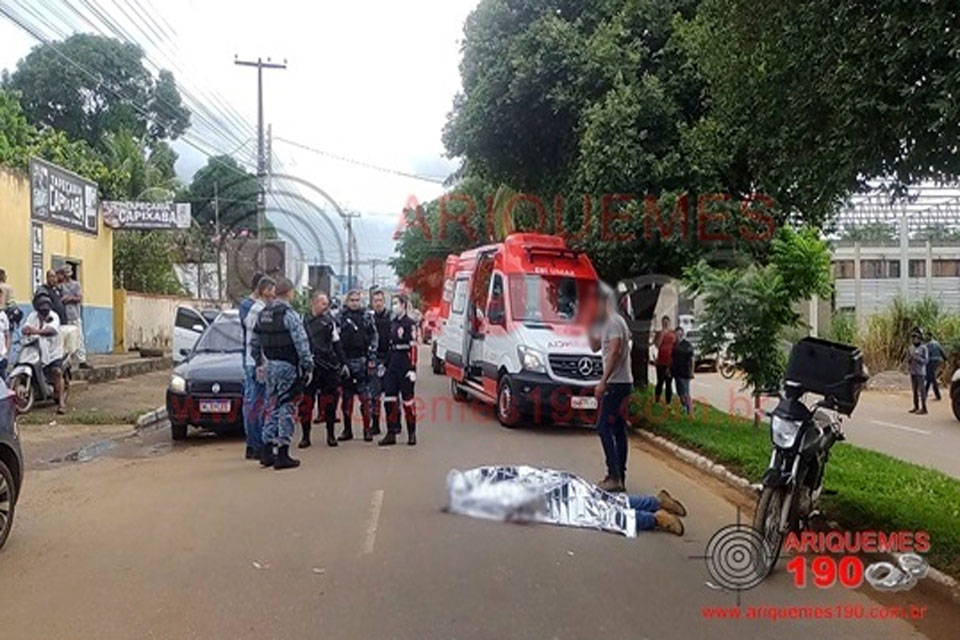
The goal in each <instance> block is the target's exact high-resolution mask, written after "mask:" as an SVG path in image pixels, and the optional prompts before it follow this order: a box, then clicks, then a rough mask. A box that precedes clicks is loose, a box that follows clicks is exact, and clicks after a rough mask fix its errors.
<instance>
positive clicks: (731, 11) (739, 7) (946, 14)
mask: <svg viewBox="0 0 960 640" xmlns="http://www.w3.org/2000/svg"><path fill="white" fill-rule="evenodd" d="M682 31H683V34H684V41H685V43H686V45H687V46H688V47H689V50H690V51H691V52H692V56H693V59H694V60H695V62H696V65H697V68H698V69H699V70H700V71H701V72H702V73H703V76H704V77H705V78H706V80H707V82H708V86H709V93H710V97H711V101H710V104H711V113H712V114H713V115H714V116H715V117H716V118H717V120H718V121H719V122H720V123H721V124H722V126H723V127H724V129H725V130H726V131H728V132H729V134H730V138H731V142H732V143H733V144H734V146H735V147H736V148H737V149H738V150H740V152H741V153H742V154H743V161H744V163H745V165H746V168H747V170H748V172H749V174H750V175H751V176H753V177H754V178H755V181H756V182H755V184H756V186H757V188H758V189H759V190H761V191H763V192H765V193H768V194H770V195H772V196H773V197H774V198H775V199H776V200H777V202H778V203H780V204H781V206H783V207H784V208H786V209H787V210H789V211H793V212H802V214H803V215H804V216H805V218H806V219H807V220H808V221H811V222H813V223H818V222H819V221H822V220H823V219H824V218H826V217H827V216H829V215H831V214H832V213H833V212H834V210H835V208H836V206H837V205H838V204H840V203H842V202H843V201H844V200H845V199H846V197H847V195H848V194H849V193H851V192H852V191H854V190H856V189H858V188H860V187H863V186H864V185H865V181H866V180H868V179H871V178H879V179H882V180H891V179H892V181H893V182H894V186H895V187H902V186H903V185H908V184H917V183H919V182H921V181H923V180H924V179H936V180H948V179H951V178H953V177H955V176H957V175H958V174H960V156H958V155H957V154H956V153H955V152H954V150H955V149H954V148H955V141H956V139H957V137H958V135H960V102H958V101H957V99H956V92H955V86H956V55H955V53H956V51H957V48H958V47H960V31H958V30H957V29H956V11H955V7H954V6H953V5H951V4H950V3H944V2H925V3H915V2H907V1H905V0H878V1H877V2H872V3H860V2H850V1H840V2H838V1H837V0H797V1H795V2H782V1H781V0H703V1H702V2H701V3H700V6H699V9H698V12H697V16H696V18H695V19H694V20H693V21H691V22H690V23H688V24H686V25H685V26H684V28H683V29H682Z"/></svg>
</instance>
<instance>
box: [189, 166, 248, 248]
mask: <svg viewBox="0 0 960 640" xmlns="http://www.w3.org/2000/svg"><path fill="white" fill-rule="evenodd" d="M258 192H259V186H258V183H257V177H256V176H255V175H253V174H252V173H248V172H247V171H246V170H245V169H244V168H243V167H241V166H240V165H239V164H238V163H237V161H236V160H234V159H233V158H231V157H230V156H212V157H210V158H208V159H207V164H205V165H204V166H203V167H201V168H200V169H199V170H198V171H197V172H196V173H195V174H194V176H193V182H191V184H190V189H189V191H188V193H187V198H188V200H189V201H190V204H191V206H192V208H193V219H194V222H196V224H198V225H200V226H201V227H202V228H204V229H208V230H209V232H210V233H209V235H211V236H212V235H213V227H214V222H215V217H216V210H215V209H216V208H215V207H214V196H215V195H216V196H217V199H218V200H219V216H220V226H221V228H222V229H224V230H230V231H234V232H239V231H241V230H243V229H246V230H248V231H249V232H250V233H253V234H254V235H255V234H256V230H257V193H258Z"/></svg>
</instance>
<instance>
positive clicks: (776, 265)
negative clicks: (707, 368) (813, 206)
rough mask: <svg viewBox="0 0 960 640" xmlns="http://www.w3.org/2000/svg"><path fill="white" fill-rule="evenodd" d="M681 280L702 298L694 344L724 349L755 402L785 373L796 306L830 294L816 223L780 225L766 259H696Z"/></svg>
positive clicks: (826, 250) (709, 350)
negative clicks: (712, 262)
mask: <svg viewBox="0 0 960 640" xmlns="http://www.w3.org/2000/svg"><path fill="white" fill-rule="evenodd" d="M685 283H686V284H687V286H688V287H689V288H690V290H691V291H693V292H694V293H695V294H696V295H698V296H699V297H701V298H702V299H703V301H704V303H705V310H704V312H703V314H702V315H701V316H700V317H699V318H698V321H699V327H700V343H699V344H698V349H700V350H701V351H702V352H704V353H719V352H720V351H721V349H724V348H725V349H726V352H727V354H728V355H729V356H730V357H731V358H733V360H734V361H735V362H737V363H738V364H739V366H740V368H741V369H742V370H743V372H744V374H745V380H744V382H745V385H746V386H747V387H750V388H751V389H753V393H754V396H755V398H756V402H757V407H759V402H760V394H761V393H762V392H763V391H765V390H770V389H775V388H777V387H778V385H779V382H780V378H781V376H782V375H783V371H784V367H785V364H786V358H785V354H784V351H783V347H782V344H783V339H784V332H785V331H786V330H788V329H791V328H796V327H798V326H800V323H801V317H800V315H799V314H798V313H797V312H796V310H795V306H796V305H797V304H798V303H800V302H802V301H805V300H808V299H810V297H811V296H813V295H819V296H823V297H826V296H829V295H830V292H831V287H832V285H831V281H830V251H829V247H828V245H827V243H826V242H825V241H824V240H822V239H821V238H820V234H819V232H818V231H817V230H816V229H815V228H812V227H805V228H803V229H801V230H800V231H795V230H793V229H792V228H790V227H784V228H782V229H781V230H780V231H779V232H778V234H777V237H776V238H775V239H774V241H773V243H772V248H771V255H770V262H769V263H768V264H766V265H762V266H761V265H756V264H754V265H750V266H748V267H746V268H741V269H718V268H715V267H711V266H709V265H707V264H706V263H705V262H700V263H699V264H697V265H695V266H694V267H691V268H689V269H687V271H686V274H685ZM755 422H757V423H758V424H759V413H758V414H756V415H755Z"/></svg>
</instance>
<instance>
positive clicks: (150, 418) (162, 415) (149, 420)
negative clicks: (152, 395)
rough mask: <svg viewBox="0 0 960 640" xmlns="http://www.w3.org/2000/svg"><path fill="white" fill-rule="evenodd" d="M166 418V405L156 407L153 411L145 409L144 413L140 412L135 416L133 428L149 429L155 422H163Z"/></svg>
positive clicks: (138, 429)
mask: <svg viewBox="0 0 960 640" xmlns="http://www.w3.org/2000/svg"><path fill="white" fill-rule="evenodd" d="M166 419H167V408H166V407H157V408H156V409H154V410H153V411H147V412H146V413H144V414H141V415H140V417H139V418H137V423H136V425H134V428H135V429H136V430H137V431H140V430H142V429H149V428H150V427H153V426H156V425H157V424H159V423H161V422H163V421H164V420H166Z"/></svg>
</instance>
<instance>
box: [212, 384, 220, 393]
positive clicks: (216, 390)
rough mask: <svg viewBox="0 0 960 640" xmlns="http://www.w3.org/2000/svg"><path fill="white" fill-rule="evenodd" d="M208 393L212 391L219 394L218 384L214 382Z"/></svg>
mask: <svg viewBox="0 0 960 640" xmlns="http://www.w3.org/2000/svg"><path fill="white" fill-rule="evenodd" d="M210 391H213V392H214V393H220V383H219V382H214V383H213V386H212V387H210Z"/></svg>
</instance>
